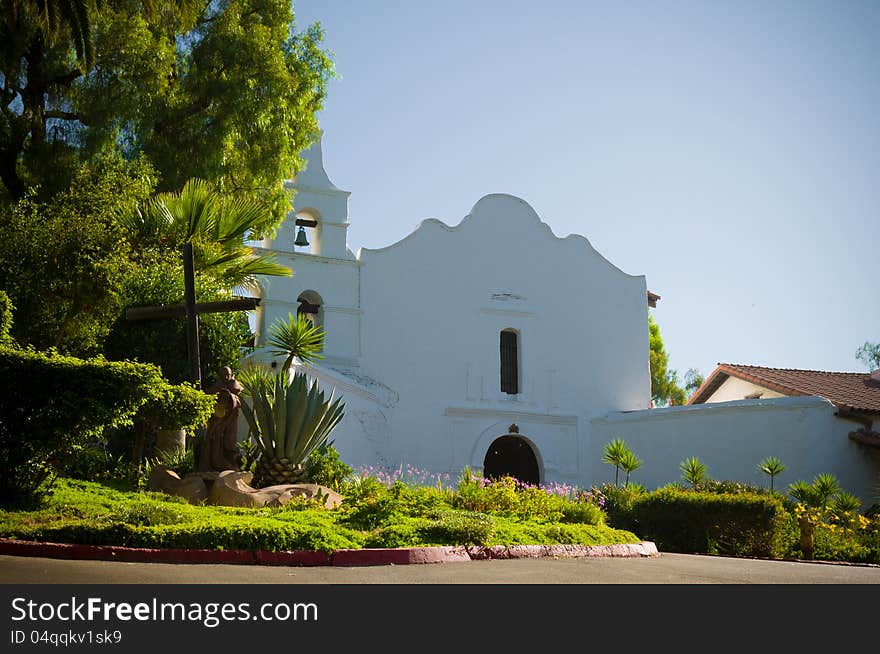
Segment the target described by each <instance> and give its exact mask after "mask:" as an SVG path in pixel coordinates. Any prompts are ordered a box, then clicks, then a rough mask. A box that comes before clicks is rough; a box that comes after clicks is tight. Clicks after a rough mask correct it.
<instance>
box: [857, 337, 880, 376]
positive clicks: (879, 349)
mask: <svg viewBox="0 0 880 654" xmlns="http://www.w3.org/2000/svg"><path fill="white" fill-rule="evenodd" d="M856 359H858V360H859V361H861V362H862V363H864V364H865V365H866V366H868V369H869V370H876V369H877V368H880V343H869V342H867V341H865V344H864V345H862V346H861V347H860V348H859V349H858V350H856Z"/></svg>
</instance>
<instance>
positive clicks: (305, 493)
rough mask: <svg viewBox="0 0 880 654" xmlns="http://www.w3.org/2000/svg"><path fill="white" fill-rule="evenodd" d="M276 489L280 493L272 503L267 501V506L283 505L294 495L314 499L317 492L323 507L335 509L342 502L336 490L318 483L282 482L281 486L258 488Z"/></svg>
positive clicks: (262, 489)
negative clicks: (321, 499)
mask: <svg viewBox="0 0 880 654" xmlns="http://www.w3.org/2000/svg"><path fill="white" fill-rule="evenodd" d="M276 490H281V493H280V494H279V495H278V496H277V497H276V498H275V500H274V503H269V504H268V506H276V505H278V506H283V505H284V504H287V503H288V502H289V501H290V500H292V499H293V498H294V497H305V498H306V499H310V500H316V499H318V494H319V493H320V495H321V497H322V498H323V500H324V508H326V509H335V508H336V507H338V506H339V505H340V504H342V495H340V494H339V493H337V492H336V491H333V490H330V489H329V488H327V487H326V486H320V485H318V484H283V485H281V486H268V487H266V488H260V489H259V491H260V492H264V491H272V492H275V491H276Z"/></svg>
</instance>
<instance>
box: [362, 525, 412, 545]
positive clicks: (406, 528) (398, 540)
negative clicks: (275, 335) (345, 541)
mask: <svg viewBox="0 0 880 654" xmlns="http://www.w3.org/2000/svg"><path fill="white" fill-rule="evenodd" d="M426 522H427V521H426V520H424V519H414V520H402V521H400V522H397V523H395V524H393V525H388V526H387V527H383V528H382V529H377V530H376V531H373V532H371V533H370V534H369V535H368V536H367V538H366V540H365V541H364V547H413V546H415V545H421V544H423V543H424V540H423V539H422V533H421V527H422V526H423V525H424V524H425V523H426Z"/></svg>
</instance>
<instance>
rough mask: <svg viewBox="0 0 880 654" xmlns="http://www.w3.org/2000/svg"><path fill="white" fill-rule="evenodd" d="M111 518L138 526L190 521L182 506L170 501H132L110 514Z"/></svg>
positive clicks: (114, 520)
mask: <svg viewBox="0 0 880 654" xmlns="http://www.w3.org/2000/svg"><path fill="white" fill-rule="evenodd" d="M109 519H110V520H112V521H113V522H124V523H125V524H127V525H134V526H136V527H140V526H144V525H146V526H155V525H176V524H179V523H182V522H189V520H188V518H187V517H186V516H185V515H184V513H183V512H182V511H181V509H180V506H179V505H178V506H175V505H174V504H173V503H170V502H132V503H130V504H126V505H125V506H122V507H120V508H119V509H118V510H117V511H115V512H114V513H112V514H110V516H109Z"/></svg>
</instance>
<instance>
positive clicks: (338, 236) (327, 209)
mask: <svg viewBox="0 0 880 654" xmlns="http://www.w3.org/2000/svg"><path fill="white" fill-rule="evenodd" d="M322 137H323V135H322V136H319V137H318V140H317V141H315V143H314V144H313V145H312V146H311V147H309V148H308V149H307V150H305V151H303V153H302V157H303V159H305V160H306V167H305V169H304V170H302V171H301V172H300V173H299V174H298V175H297V176H296V178H295V179H293V180H289V181H287V182H285V188H287V189H290V190H293V191H295V195H294V198H293V210H292V211H290V212H289V213H288V214H287V218H285V220H284V222H283V223H282V224H281V226H280V227H279V228H278V230H277V233H276V234H275V238H274V239H267V241H268V242H265V243H264V247H266V248H267V249H270V250H274V251H275V252H296V253H297V254H312V255H316V256H321V257H328V258H331V259H354V254H352V252H351V251H350V250H349V249H348V247H347V244H346V242H347V236H348V196H349V195H351V193H350V192H349V191H343V190H342V189H340V188H338V187H337V186H336V185H335V184H334V183H333V182H332V181H330V177H329V176H328V175H327V171H325V170H324V154H323V152H322V149H321V139H322Z"/></svg>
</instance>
